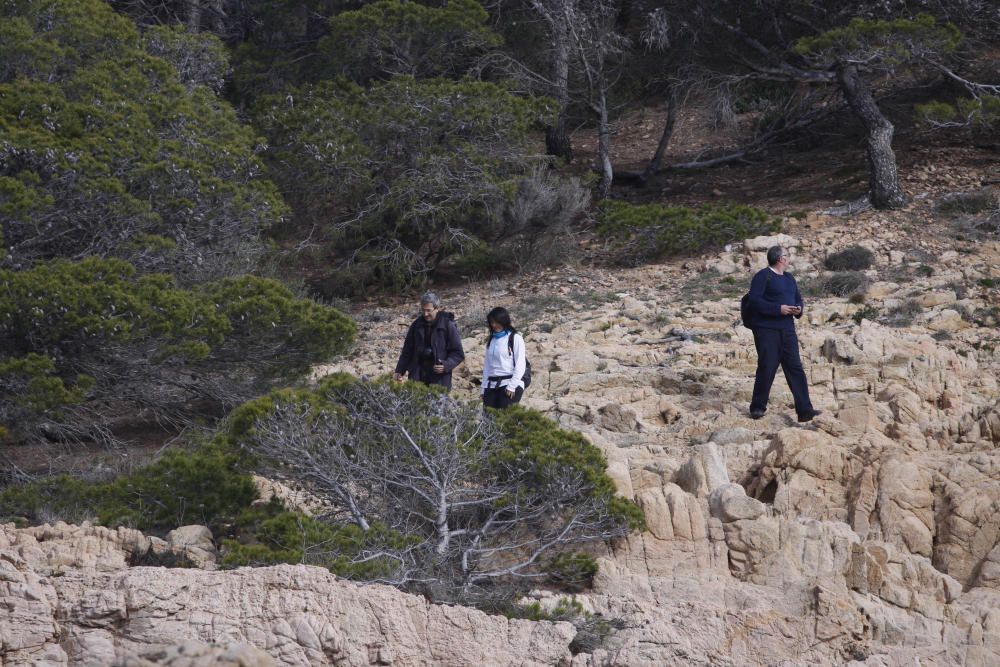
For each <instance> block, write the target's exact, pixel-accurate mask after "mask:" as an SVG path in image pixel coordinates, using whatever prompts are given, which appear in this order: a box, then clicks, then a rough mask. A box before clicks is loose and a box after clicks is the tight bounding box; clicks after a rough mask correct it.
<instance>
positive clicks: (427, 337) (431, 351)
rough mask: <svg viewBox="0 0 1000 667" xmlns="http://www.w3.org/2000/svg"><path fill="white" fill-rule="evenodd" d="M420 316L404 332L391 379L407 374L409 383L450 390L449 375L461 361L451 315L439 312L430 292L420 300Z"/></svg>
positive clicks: (458, 337)
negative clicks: (417, 382)
mask: <svg viewBox="0 0 1000 667" xmlns="http://www.w3.org/2000/svg"><path fill="white" fill-rule="evenodd" d="M420 313H421V314H420V317H418V318H417V319H415V320H414V321H413V323H412V324H411V325H410V328H409V329H408V330H407V332H406V340H405V341H404V342H403V349H402V350H401V351H400V353H399V361H397V362H396V372H395V374H394V377H395V379H396V380H402V379H403V375H404V374H407V375H409V376H410V379H411V380H417V381H419V382H423V383H424V384H428V385H430V384H439V385H442V386H443V387H444V388H445V389H448V390H450V389H451V372H452V371H453V370H454V369H455V367H456V366H458V365H459V364H460V363H462V361H463V360H465V351H464V350H462V337H461V335H459V333H458V327H457V326H456V325H455V316H454V315H452V314H451V313H446V312H444V311H443V310H441V299H440V298H438V296H437V295H436V294H434V293H433V292H427V293H426V294H424V295H423V296H422V297H420Z"/></svg>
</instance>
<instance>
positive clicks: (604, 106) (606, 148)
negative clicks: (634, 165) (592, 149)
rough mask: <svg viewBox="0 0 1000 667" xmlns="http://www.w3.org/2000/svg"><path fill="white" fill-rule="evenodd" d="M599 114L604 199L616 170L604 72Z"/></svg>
mask: <svg viewBox="0 0 1000 667" xmlns="http://www.w3.org/2000/svg"><path fill="white" fill-rule="evenodd" d="M598 95H599V97H598V114H599V116H600V124H599V125H598V128H597V156H598V159H599V160H600V161H601V184H600V187H599V189H598V196H599V198H600V199H604V198H605V197H607V196H608V195H609V194H610V193H611V183H612V181H614V179H615V170H614V167H612V166H611V130H610V128H609V127H608V91H607V84H606V83H605V80H604V72H603V71H602V72H601V75H600V90H599V91H598Z"/></svg>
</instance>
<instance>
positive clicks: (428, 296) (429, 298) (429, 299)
mask: <svg viewBox="0 0 1000 667" xmlns="http://www.w3.org/2000/svg"><path fill="white" fill-rule="evenodd" d="M426 303H429V304H431V305H432V306H434V309H435V310H437V309H438V308H440V307H441V297H439V296H438V295H437V294H435V293H434V292H424V295H423V296H422V297H420V305H421V306H422V305H424V304H426Z"/></svg>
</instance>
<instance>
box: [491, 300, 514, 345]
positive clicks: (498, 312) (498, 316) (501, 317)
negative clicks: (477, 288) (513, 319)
mask: <svg viewBox="0 0 1000 667" xmlns="http://www.w3.org/2000/svg"><path fill="white" fill-rule="evenodd" d="M490 320H493V321H494V322H496V323H497V324H499V325H500V326H502V327H503V328H504V329H506V330H507V331H509V332H511V334H516V333H517V329H515V328H514V325H513V324H511V323H510V313H508V312H507V309H506V308H501V307H500V306H497V307H496V308H494V309H493V310H491V311H490V312H489V313H487V314H486V342H487V343H488V342H489V340H490V338H489V337H490V336H492V335H493V329H492V328H490Z"/></svg>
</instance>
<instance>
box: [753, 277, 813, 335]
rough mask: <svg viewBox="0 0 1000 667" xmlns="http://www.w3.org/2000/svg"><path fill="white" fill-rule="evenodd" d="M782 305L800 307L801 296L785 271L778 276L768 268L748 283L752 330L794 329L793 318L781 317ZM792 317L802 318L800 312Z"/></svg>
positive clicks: (797, 287)
mask: <svg viewBox="0 0 1000 667" xmlns="http://www.w3.org/2000/svg"><path fill="white" fill-rule="evenodd" d="M768 276H770V277H768ZM782 305H785V306H799V307H800V308H801V307H802V295H801V294H799V286H798V285H797V284H795V278H793V277H792V274H790V273H788V272H787V271H785V272H784V273H783V274H782V275H780V276H779V275H778V274H777V273H775V272H774V271H772V270H771V268H770V267H767V268H764V269H761V270H760V271H758V272H757V275H755V276H754V277H753V280H752V281H750V306H751V308H752V309H753V326H754V328H757V327H766V328H768V329H794V328H795V321H794V320H793V319H792V317H793V316H792V315H782V314H781V306H782ZM794 317H802V312H801V311H800V312H799V314H798V315H795V316H794Z"/></svg>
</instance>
